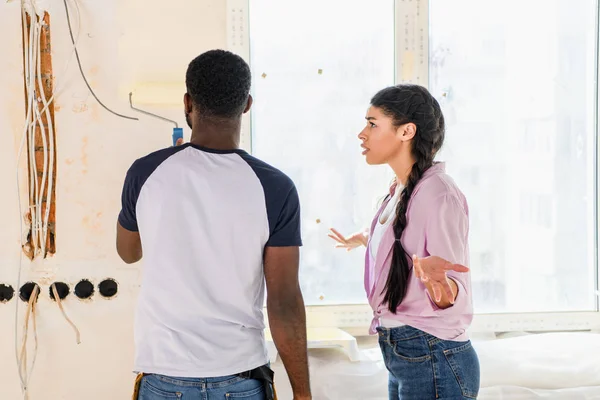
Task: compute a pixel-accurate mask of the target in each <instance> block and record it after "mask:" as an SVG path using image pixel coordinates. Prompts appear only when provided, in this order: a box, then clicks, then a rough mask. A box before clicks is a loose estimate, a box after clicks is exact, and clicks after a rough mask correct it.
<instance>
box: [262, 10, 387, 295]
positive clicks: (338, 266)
mask: <svg viewBox="0 0 600 400" xmlns="http://www.w3.org/2000/svg"><path fill="white" fill-rule="evenodd" d="M250 54H251V68H252V73H253V77H254V85H253V86H254V87H253V95H254V100H255V103H254V106H253V114H252V148H253V154H254V155H255V156H257V157H258V158H261V159H263V160H265V161H266V162H269V163H271V164H273V165H274V166H276V167H278V168H280V169H282V170H283V171H284V172H286V173H287V174H288V175H289V176H290V177H291V178H292V179H293V180H294V182H296V185H297V188H298V191H299V194H300V199H301V205H302V215H303V239H304V248H303V250H302V259H301V284H302V288H303V291H304V295H305V300H306V302H307V303H308V304H344V303H365V302H366V297H365V293H364V288H363V284H362V279H363V267H364V249H358V250H355V251H354V252H352V253H350V254H348V253H346V252H345V251H342V250H338V249H334V248H333V241H332V240H331V239H329V238H328V237H327V231H328V228H329V227H336V228H338V229H339V230H341V231H342V232H345V233H352V232H355V231H357V230H360V229H363V228H366V227H367V226H368V225H369V224H370V220H371V218H372V217H373V214H374V212H375V211H374V210H375V206H376V204H377V200H378V199H381V198H382V197H383V196H384V195H385V194H386V191H387V189H388V184H389V182H390V181H391V178H392V175H391V174H390V173H389V172H388V171H387V169H386V168H384V167H381V168H373V167H368V166H367V165H366V164H365V162H364V159H363V158H362V156H361V154H360V153H361V149H360V147H359V146H360V141H359V140H358V138H357V135H358V133H359V132H360V131H361V130H362V128H363V127H364V124H365V123H364V116H365V113H366V110H367V108H368V105H369V100H370V98H371V96H373V95H374V94H375V93H376V92H377V91H378V90H379V89H382V88H384V87H386V86H389V85H392V84H393V83H394V1H393V0H327V1H322V0H321V1H319V0H302V1H297V0H278V1H272V0H251V1H250Z"/></svg>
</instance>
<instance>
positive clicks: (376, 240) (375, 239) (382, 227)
mask: <svg viewBox="0 0 600 400" xmlns="http://www.w3.org/2000/svg"><path fill="white" fill-rule="evenodd" d="M402 189H403V188H402V186H400V185H398V186H397V187H396V191H395V192H394V195H393V196H392V198H391V199H390V201H389V202H388V204H387V205H386V206H385V210H383V212H382V213H381V215H379V220H378V221H377V224H375V229H374V230H373V235H372V236H371V243H370V244H369V251H370V256H371V260H372V262H373V265H374V264H375V259H376V258H377V251H378V250H379V245H380V244H381V239H382V238H383V235H384V234H385V232H386V231H387V230H388V228H390V229H391V225H392V224H393V223H394V221H395V220H396V207H397V206H398V201H399V200H400V194H401V193H402ZM379 324H380V325H381V326H382V327H384V328H396V327H399V326H403V325H404V324H403V323H402V322H400V321H396V320H386V319H380V320H379Z"/></svg>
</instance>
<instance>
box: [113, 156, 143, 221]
mask: <svg viewBox="0 0 600 400" xmlns="http://www.w3.org/2000/svg"><path fill="white" fill-rule="evenodd" d="M140 189H141V185H140V179H139V176H137V174H136V168H135V163H134V164H133V165H132V166H131V168H130V169H129V171H127V176H126V177H125V183H124V184H123V192H122V193H121V212H120V213H119V219H118V220H119V224H120V225H121V226H122V227H123V228H125V229H127V230H128V231H132V232H137V231H138V224H137V216H136V212H135V207H136V204H137V199H138V196H139V194H140Z"/></svg>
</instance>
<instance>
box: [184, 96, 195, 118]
mask: <svg viewBox="0 0 600 400" xmlns="http://www.w3.org/2000/svg"><path fill="white" fill-rule="evenodd" d="M183 107H184V110H185V113H186V114H190V113H191V112H192V108H194V102H193V101H192V96H190V94H189V93H186V94H184V95H183Z"/></svg>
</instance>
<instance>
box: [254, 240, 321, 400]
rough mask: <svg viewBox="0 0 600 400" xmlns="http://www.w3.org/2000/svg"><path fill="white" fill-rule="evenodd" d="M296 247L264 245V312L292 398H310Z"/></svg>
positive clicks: (302, 304)
mask: <svg viewBox="0 0 600 400" xmlns="http://www.w3.org/2000/svg"><path fill="white" fill-rule="evenodd" d="M299 254H300V251H299V248H298V247H297V246H290V247H268V246H267V247H266V248H265V256H264V269H265V278H266V282H267V312H268V314H269V325H270V328H271V335H272V336H273V340H274V342H275V346H276V347H277V351H278V352H279V355H280V356H281V360H282V361H283V365H284V366H285V369H286V371H287V374H288V376H289V378H290V383H291V384H292V391H293V393H294V400H308V399H311V393H310V382H309V372H308V353H307V345H306V312H305V309H304V300H303V298H302V292H301V291H300V283H299V281H298V265H299V258H300V256H299Z"/></svg>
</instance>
